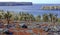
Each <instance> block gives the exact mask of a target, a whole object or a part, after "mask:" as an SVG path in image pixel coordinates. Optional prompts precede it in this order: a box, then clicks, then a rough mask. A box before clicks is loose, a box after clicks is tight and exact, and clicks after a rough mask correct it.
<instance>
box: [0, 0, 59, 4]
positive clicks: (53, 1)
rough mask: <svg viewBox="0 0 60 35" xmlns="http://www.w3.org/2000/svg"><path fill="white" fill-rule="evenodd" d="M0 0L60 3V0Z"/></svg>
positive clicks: (8, 0)
mask: <svg viewBox="0 0 60 35" xmlns="http://www.w3.org/2000/svg"><path fill="white" fill-rule="evenodd" d="M0 2H32V3H34V4H42V3H44V4H45V3H47V4H60V0H0Z"/></svg>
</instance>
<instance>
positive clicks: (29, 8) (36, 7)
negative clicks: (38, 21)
mask: <svg viewBox="0 0 60 35" xmlns="http://www.w3.org/2000/svg"><path fill="white" fill-rule="evenodd" d="M42 6H60V4H33V5H24V6H23V5H21V6H0V10H4V11H11V12H13V11H14V12H15V13H19V12H28V13H30V14H33V15H34V16H37V15H43V14H49V13H53V14H58V17H60V10H40V8H41V7H42Z"/></svg>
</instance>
